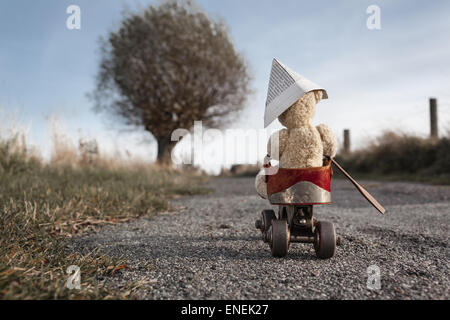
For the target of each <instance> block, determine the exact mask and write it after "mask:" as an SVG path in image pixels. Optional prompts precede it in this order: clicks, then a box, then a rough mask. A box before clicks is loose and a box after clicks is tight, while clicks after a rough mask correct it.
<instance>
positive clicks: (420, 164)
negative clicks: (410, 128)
mask: <svg viewBox="0 0 450 320" xmlns="http://www.w3.org/2000/svg"><path fill="white" fill-rule="evenodd" d="M336 160H337V161H338V162H340V163H341V164H342V165H343V166H344V167H345V168H346V169H347V170H348V171H349V172H351V173H353V174H369V175H392V176H402V177H408V176H409V177H411V178H414V179H418V180H424V181H427V180H428V181H435V182H440V183H447V184H450V139H449V137H443V138H440V139H437V140H436V139H435V140H432V139H426V138H421V137H417V136H411V135H407V134H399V133H395V132H392V131H388V132H385V133H383V134H382V135H381V136H380V137H378V138H376V139H375V140H374V141H372V142H371V143H370V144H369V145H368V146H367V147H366V148H363V149H360V150H357V151H354V152H352V153H350V154H339V155H338V156H337V157H336Z"/></svg>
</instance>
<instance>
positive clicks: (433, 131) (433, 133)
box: [430, 98, 438, 139]
mask: <svg viewBox="0 0 450 320" xmlns="http://www.w3.org/2000/svg"><path fill="white" fill-rule="evenodd" d="M437 119H438V117H437V100H436V98H430V138H432V139H437V138H438V120H437Z"/></svg>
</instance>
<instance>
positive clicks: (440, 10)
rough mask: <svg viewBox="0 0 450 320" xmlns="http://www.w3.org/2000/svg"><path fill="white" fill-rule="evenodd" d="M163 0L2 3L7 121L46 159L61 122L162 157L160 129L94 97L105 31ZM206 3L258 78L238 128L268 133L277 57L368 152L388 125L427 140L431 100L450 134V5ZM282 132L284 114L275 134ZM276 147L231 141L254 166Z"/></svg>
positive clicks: (323, 118) (115, 146)
mask: <svg viewBox="0 0 450 320" xmlns="http://www.w3.org/2000/svg"><path fill="white" fill-rule="evenodd" d="M155 3H157V2H155V1H143V0H142V1H137V0H130V1H126V0H95V1H92V0H90V1H88V0H78V1H77V0H71V1H65V0H41V1H29V0H14V1H13V0H4V1H1V3H0V126H3V128H5V127H7V126H8V125H9V124H10V123H11V121H12V120H11V115H14V118H15V120H16V121H17V122H19V123H21V124H23V125H24V126H25V127H26V128H27V130H28V141H29V142H30V143H31V144H32V145H35V146H37V147H38V148H39V149H41V150H42V153H43V155H44V157H45V156H48V155H49V154H50V151H51V142H50V141H51V139H50V134H51V128H52V127H53V128H56V130H59V131H60V132H61V133H65V134H66V135H67V136H69V137H72V139H74V141H75V142H74V143H76V140H77V139H75V138H73V137H75V136H76V137H82V138H86V139H91V138H95V139H97V141H98V142H99V145H100V150H101V151H102V150H103V151H104V152H113V151H114V150H119V151H124V150H125V149H126V150H128V152H129V153H131V154H132V155H133V156H136V157H141V158H144V159H153V158H154V157H155V155H156V146H155V144H152V143H150V144H149V143H148V141H151V135H150V134H149V133H146V132H143V131H135V132H133V131H130V130H129V128H125V127H124V126H123V125H121V124H120V123H118V122H117V121H114V120H112V119H111V118H110V117H108V116H107V115H105V114H97V113H95V112H93V110H92V108H93V103H92V101H90V100H89V99H88V98H87V94H88V93H89V92H92V90H93V89H94V88H95V76H96V73H97V70H98V64H99V60H100V55H99V45H98V39H99V37H100V36H107V34H108V32H110V31H113V30H116V29H117V28H118V26H119V25H120V21H121V17H122V12H123V10H125V9H127V10H132V11H133V10H139V8H145V7H146V6H147V5H149V4H155ZM197 4H198V5H199V7H200V8H202V9H203V10H205V11H206V12H207V13H208V14H209V15H210V16H211V17H212V18H214V19H223V20H224V21H225V22H226V24H227V26H228V28H229V32H230V35H231V38H232V40H233V42H234V44H235V47H236V49H237V50H238V51H239V52H241V53H242V54H243V55H244V57H245V59H246V60H247V62H248V65H249V68H250V72H251V75H252V83H251V86H252V88H253V91H254V92H253V94H252V95H251V96H250V97H249V99H248V102H247V104H246V106H245V109H244V111H243V113H242V114H241V116H240V119H239V120H238V121H236V122H235V123H233V124H232V125H231V127H230V128H234V129H239V128H241V129H242V128H243V129H254V130H262V129H263V116H264V106H265V100H266V94H267V86H268V80H269V75H270V67H271V62H272V59H273V58H277V59H278V60H280V61H281V62H283V63H284V64H285V65H287V66H289V67H290V68H291V69H292V70H295V71H296V72H297V73H299V74H301V75H303V76H305V77H307V78H308V79H310V80H312V81H314V82H316V83H318V84H320V85H321V86H323V87H324V88H325V89H326V90H327V92H328V96H329V99H328V100H324V101H321V102H320V103H319V104H318V105H317V111H316V116H315V119H314V123H316V124H319V123H325V124H327V125H328V126H329V127H330V128H331V129H332V130H333V132H334V133H335V135H336V136H337V137H338V139H339V140H342V139H341V136H342V131H343V129H345V128H348V129H350V130H351V137H352V147H353V148H358V147H363V146H364V145H365V144H366V143H368V141H370V139H371V138H374V137H376V136H377V135H379V134H380V133H381V132H383V131H384V130H387V129H393V130H401V131H403V132H408V133H414V134H418V135H422V136H425V135H427V134H428V132H429V120H428V119H429V118H428V99H429V98H430V97H436V98H437V99H438V108H439V109H438V110H439V127H440V132H441V133H443V132H444V131H445V130H446V129H450V41H449V40H450V39H449V37H450V36H449V35H450V19H448V16H449V14H450V2H449V1H446V0H434V1H407V0H389V1H375V0H370V1H364V0H342V1H331V0H330V1H324V0H323V1H300V0H280V1H274V0H227V1H218V0H197ZM69 5H78V6H79V7H80V8H81V29H80V30H69V29H68V28H67V27H66V20H67V18H68V16H69V14H67V13H66V9H67V7H68V6H69ZM370 5H377V6H378V7H379V8H380V19H381V20H380V21H381V24H380V26H381V29H379V30H370V29H368V28H367V24H366V21H367V19H368V17H369V16H370V14H367V13H366V10H367V8H368V7H369V6H370ZM2 118H3V119H2ZM55 123H56V125H55ZM279 128H281V125H280V124H279V123H278V121H275V123H273V124H272V125H271V126H269V128H268V130H269V131H270V130H272V131H273V130H275V129H279ZM0 132H1V128H0ZM144 141H147V143H144ZM212 141H214V139H213V140H212ZM265 143H266V141H265V140H264V139H260V140H258V141H257V144H258V146H257V147H256V146H254V143H253V145H252V146H250V147H249V146H239V147H238V148H234V147H230V146H229V145H228V144H226V145H225V146H224V148H225V150H224V153H228V154H236V153H240V152H241V151H239V150H240V149H239V148H241V149H242V150H247V151H248V150H250V151H249V156H248V157H247V158H246V159H245V161H247V162H252V161H256V160H258V159H260V158H262V157H263V156H264V154H265V150H264V149H265ZM213 144H214V143H213ZM261 146H262V147H261ZM180 148H181V147H180ZM219 158H220V157H219ZM232 158H233V157H232ZM234 159H236V157H235V158H234ZM245 161H244V162H245ZM231 162H233V159H231V160H230V161H228V162H227V163H226V164H228V165H229V164H230V163H231ZM235 162H236V161H235ZM221 165H222V164H220V163H218V161H216V162H214V163H212V162H210V163H208V161H206V162H205V163H203V165H202V166H203V167H204V168H206V169H208V170H210V171H213V172H217V171H218V170H219V169H220V166H221Z"/></svg>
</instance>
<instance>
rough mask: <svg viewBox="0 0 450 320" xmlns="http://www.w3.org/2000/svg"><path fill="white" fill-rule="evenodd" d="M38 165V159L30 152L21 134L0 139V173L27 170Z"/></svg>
mask: <svg viewBox="0 0 450 320" xmlns="http://www.w3.org/2000/svg"><path fill="white" fill-rule="evenodd" d="M39 165H40V160H39V159H38V158H37V157H36V156H34V155H33V154H32V153H30V152H29V151H28V150H27V148H26V144H25V142H24V140H23V139H21V136H19V135H15V136H13V137H10V138H8V139H0V173H3V172H6V173H17V172H23V171H28V170H30V169H32V168H34V167H36V166H39Z"/></svg>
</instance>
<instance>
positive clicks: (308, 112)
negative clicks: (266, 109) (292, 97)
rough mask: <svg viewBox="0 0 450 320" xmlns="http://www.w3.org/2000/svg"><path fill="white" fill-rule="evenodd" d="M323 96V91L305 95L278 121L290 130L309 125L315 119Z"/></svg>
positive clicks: (314, 91)
mask: <svg viewBox="0 0 450 320" xmlns="http://www.w3.org/2000/svg"><path fill="white" fill-rule="evenodd" d="M322 96H323V91H322V90H313V91H310V92H308V93H305V94H304V95H303V96H302V97H301V98H300V99H298V100H297V101H296V102H294V104H293V105H292V106H290V107H289V108H288V109H287V110H286V111H284V112H283V113H282V114H281V115H280V116H279V117H278V121H280V123H281V124H282V125H283V126H285V127H286V128H288V129H294V128H299V127H302V126H306V125H309V124H310V123H311V120H312V119H313V118H314V113H315V111H316V104H317V103H318V102H319V101H320V99H322Z"/></svg>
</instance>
